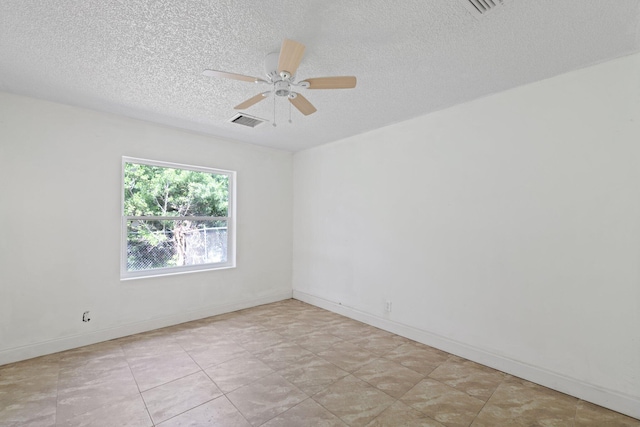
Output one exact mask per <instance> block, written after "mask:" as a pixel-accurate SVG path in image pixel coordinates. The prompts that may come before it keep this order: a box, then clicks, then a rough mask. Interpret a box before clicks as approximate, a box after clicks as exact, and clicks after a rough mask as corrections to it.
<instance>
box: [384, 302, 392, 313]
mask: <svg viewBox="0 0 640 427" xmlns="http://www.w3.org/2000/svg"><path fill="white" fill-rule="evenodd" d="M384 308H385V310H386V311H387V313H391V301H389V300H387V303H386V304H385V307H384Z"/></svg>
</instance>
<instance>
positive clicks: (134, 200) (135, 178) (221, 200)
mask: <svg viewBox="0 0 640 427" xmlns="http://www.w3.org/2000/svg"><path fill="white" fill-rule="evenodd" d="M228 207H229V176H228V175H225V174H215V173H207V172H198V171H193V170H188V169H175V168H167V167H161V166H152V165H145V164H138V163H125V167H124V215H125V216H215V217H226V216H228Z"/></svg>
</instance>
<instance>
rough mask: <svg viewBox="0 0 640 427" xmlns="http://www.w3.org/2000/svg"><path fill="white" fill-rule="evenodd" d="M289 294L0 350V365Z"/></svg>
mask: <svg viewBox="0 0 640 427" xmlns="http://www.w3.org/2000/svg"><path fill="white" fill-rule="evenodd" d="M291 295H292V294H291V291H287V292H279V293H277V294H272V295H268V296H265V297H260V298H253V299H246V300H241V301H237V302H233V303H228V304H220V305H213V306H210V307H206V308H202V309H198V310H193V311H189V312H185V313H179V314H174V315H171V316H163V317H156V318H153V319H149V320H145V321H142V322H136V323H130V324H126V325H121V326H117V327H114V328H108V329H102V330H99V331H93V332H89V333H86V334H78V335H71V336H66V337H62V338H57V339H54V340H49V341H44V342H39V343H35V344H29V345H25V346H21V347H15V348H10V349H6V350H2V351H0V365H5V364H7V363H13V362H19V361H21V360H26V359H32V358H34V357H38V356H44V355H47V354H52V353H57V352H60V351H64V350H70V349H72V348H78V347H82V346H85V345H90V344H95V343H99V342H103V341H108V340H112V339H115V338H121V337H126V336H128V335H133V334H138V333H140V332H146V331H151V330H153V329H159V328H164V327H167V326H172V325H177V324H180V323H185V322H190V321H192V320H197V319H204V318H206V317H211V316H217V315H219V314H224V313H229V312H232V311H237V310H242V309H245V308H250V307H255V306H258V305H263V304H269V303H272V302H277V301H282V300H286V299H289V298H291Z"/></svg>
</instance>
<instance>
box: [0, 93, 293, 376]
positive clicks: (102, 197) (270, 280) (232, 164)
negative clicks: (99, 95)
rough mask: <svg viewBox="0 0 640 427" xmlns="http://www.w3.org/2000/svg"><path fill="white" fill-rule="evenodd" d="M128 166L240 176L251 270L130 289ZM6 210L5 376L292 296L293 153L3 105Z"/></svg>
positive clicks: (7, 101)
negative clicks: (124, 168) (141, 162)
mask: <svg viewBox="0 0 640 427" xmlns="http://www.w3.org/2000/svg"><path fill="white" fill-rule="evenodd" d="M123 155H124V156H132V157H140V158H146V159H153V160H164V161H171V162H177V163H185V164H192V165H200V166H209V167H214V168H222V169H229V170H235V171H237V189H238V195H237V196H238V197H237V248H238V251H237V268H234V269H228V270H219V271H208V272H199V273H191V274H184V275H176V276H166V277H160V278H149V279H139V280H132V281H124V282H123V281H120V276H119V275H120V270H119V268H120V265H119V262H120V258H119V257H120V215H121V212H120V209H121V207H120V192H121V158H122V156H123ZM0 197H1V199H0V200H1V201H0V224H1V226H2V231H1V232H0V364H3V363H8V362H11V361H15V360H20V359H25V358H28V357H33V356H37V355H40V354H45V353H49V352H54V351H58V350H62V349H65V348H70V347H75V346H80V345H84V344H88V343H92V342H97V341H101V340H104V339H110V338H113V337H117V336H123V335H126V334H130V333H134V332H139V331H142V330H148V329H153V328H156V327H160V326H165V325H169V324H175V323H180V322H184V321H187V320H191V319H195V318H200V317H206V316H208V315H212V314H218V313H221V312H226V311H231V310H234V309H238V308H244V307H247V306H253V305H257V304H261V303H266V302H271V301H276V300H280V299H284V298H289V297H290V296H291V257H292V255H291V245H292V243H291V242H292V231H291V223H292V155H291V153H289V152H284V151H277V150H270V149H265V148H260V147H257V146H252V145H247V144H241V143H237V142H225V141H221V140H216V139H214V138H210V137H206V136H202V135H197V134H193V133H187V132H183V131H180V130H176V129H171V128H165V127H161V126H157V125H153V124H149V123H145V122H141V121H136V120H131V119H126V118H122V117H117V116H111V115H106V114H102V113H98V112H94V111H89V110H84V109H79V108H73V107H69V106H63V105H57V104H53V103H48V102H44V101H38V100H34V99H29V98H24V97H19V96H15V95H10V94H7V93H0ZM86 310H89V311H90V312H91V313H90V314H91V321H90V322H89V323H82V321H81V318H82V313H83V312H84V311H86Z"/></svg>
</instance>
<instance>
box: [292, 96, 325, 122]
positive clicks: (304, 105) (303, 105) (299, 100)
mask: <svg viewBox="0 0 640 427" xmlns="http://www.w3.org/2000/svg"><path fill="white" fill-rule="evenodd" d="M289 102H290V103H292V104H293V106H294V107H296V108H297V109H298V110H299V111H300V112H301V113H302V114H304V115H305V116H308V115H309V114H313V113H315V112H316V111H318V110H316V107H314V106H313V104H311V103H310V102H309V101H308V100H307V98H305V97H304V96H302V95H300V94H299V93H296V97H295V98H289Z"/></svg>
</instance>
